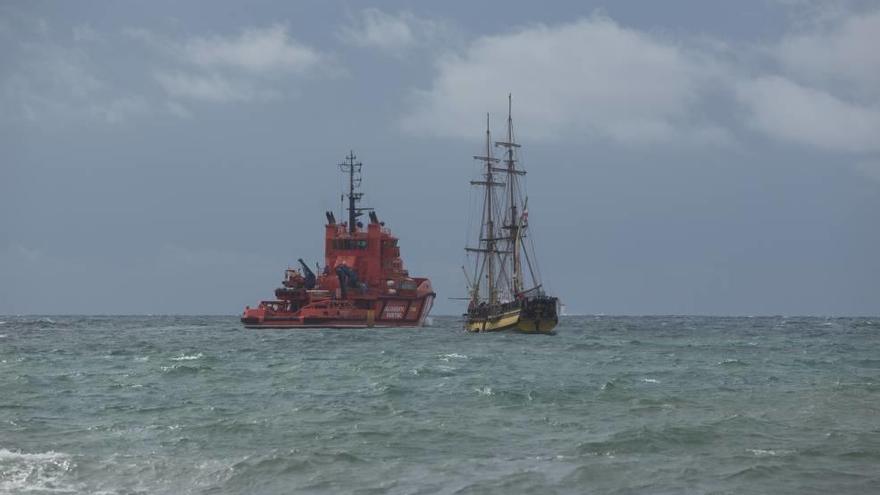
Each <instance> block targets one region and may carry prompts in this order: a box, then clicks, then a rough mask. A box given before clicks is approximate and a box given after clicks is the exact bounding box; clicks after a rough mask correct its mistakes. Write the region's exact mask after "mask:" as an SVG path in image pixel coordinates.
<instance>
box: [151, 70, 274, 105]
mask: <svg viewBox="0 0 880 495" xmlns="http://www.w3.org/2000/svg"><path fill="white" fill-rule="evenodd" d="M155 78H156V81H157V82H158V83H159V85H160V86H162V88H163V89H164V90H165V92H166V93H168V95H170V96H172V97H176V98H190V99H194V100H203V101H214V102H233V101H252V100H267V99H272V98H276V97H278V96H279V94H278V93H277V92H275V91H272V90H269V89H256V88H254V87H252V86H251V85H249V84H248V83H246V82H241V81H235V80H233V79H230V78H227V77H224V76H220V75H218V74H211V75H193V74H184V73H181V72H174V73H165V72H159V73H156V74H155Z"/></svg>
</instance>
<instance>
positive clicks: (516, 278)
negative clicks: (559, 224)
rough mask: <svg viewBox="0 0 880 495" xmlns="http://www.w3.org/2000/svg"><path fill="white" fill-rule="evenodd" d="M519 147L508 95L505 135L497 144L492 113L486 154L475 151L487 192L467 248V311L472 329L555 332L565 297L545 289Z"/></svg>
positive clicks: (480, 183)
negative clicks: (496, 150)
mask: <svg viewBox="0 0 880 495" xmlns="http://www.w3.org/2000/svg"><path fill="white" fill-rule="evenodd" d="M493 148H500V149H501V150H502V155H501V158H495V157H494V156H493V154H492V151H493ZM519 148H520V145H519V144H517V143H516V141H515V140H514V136H513V117H512V108H511V100H510V96H509V95H508V114H507V135H506V137H505V140H504V141H495V143H494V147H493V143H492V136H491V133H490V131H489V116H488V115H486V149H485V154H481V155H477V156H474V159H476V160H479V161H480V162H481V171H480V177H479V179H478V180H474V181H471V184H473V185H475V186H477V187H479V188H480V189H481V190H482V191H483V194H482V208H481V211H480V229H479V232H476V233H475V236H476V239H475V240H474V242H473V243H472V244H471V245H470V246H468V247H466V248H465V250H466V251H467V253H468V254H469V255H470V257H471V258H472V259H471V264H470V266H469V267H467V268H466V269H465V274H466V276H467V278H468V289H469V296H468V309H467V313H465V315H464V316H465V318H466V321H465V327H466V328H467V330H469V331H471V332H492V331H500V330H518V331H521V332H528V333H551V332H552V331H553V329H554V328H555V327H556V324H557V323H558V322H559V315H558V313H559V309H558V307H559V301H558V299H557V298H555V297H552V296H549V295H547V294H546V293H545V292H544V288H543V285H542V284H541V280H540V274H539V273H538V270H537V259H536V258H535V253H534V243H533V241H532V238H531V237H530V236H529V235H528V231H529V217H528V215H529V212H528V199H527V198H526V197H525V195H524V191H523V187H522V185H521V181H520V178H521V177H522V176H523V175H525V173H526V172H525V170H524V169H523V168H522V166H521V165H520V164H519V157H518V149H519ZM469 270H470V271H469Z"/></svg>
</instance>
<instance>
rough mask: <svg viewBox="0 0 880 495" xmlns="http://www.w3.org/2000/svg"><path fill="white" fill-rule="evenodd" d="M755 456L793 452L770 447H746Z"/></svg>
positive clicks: (771, 455)
mask: <svg viewBox="0 0 880 495" xmlns="http://www.w3.org/2000/svg"><path fill="white" fill-rule="evenodd" d="M748 451H749V452H751V453H752V454H753V455H754V456H755V457H773V456H779V455H788V454H793V453H794V451H793V450H772V449H748Z"/></svg>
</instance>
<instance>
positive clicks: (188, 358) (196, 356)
mask: <svg viewBox="0 0 880 495" xmlns="http://www.w3.org/2000/svg"><path fill="white" fill-rule="evenodd" d="M202 357H203V356H202V353H201V352H200V353H198V354H192V355H190V356H187V355H186V354H184V355H182V356H177V357H175V358H171V360H172V361H195V360H196V359H202Z"/></svg>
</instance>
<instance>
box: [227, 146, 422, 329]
mask: <svg viewBox="0 0 880 495" xmlns="http://www.w3.org/2000/svg"><path fill="white" fill-rule="evenodd" d="M356 160H357V157H356V156H355V155H354V152H351V153H349V154H348V156H347V157H346V159H345V162H344V163H341V164H340V165H339V168H340V169H341V170H342V172H343V173H344V174H345V175H346V178H347V181H348V194H347V198H348V208H347V210H348V219H347V221H343V222H339V221H337V220H336V217H335V215H334V214H333V212H331V211H327V212H325V216H326V217H327V224H326V225H325V226H324V266H323V268H321V267H319V266H315V270H314V271H313V270H312V269H311V268H310V267H309V265H308V264H307V263H306V262H305V261H303V260H302V258H300V259H299V260H298V261H299V265H300V268H301V269H299V268H288V269H287V270H285V271H284V278H283V280H282V281H281V286H280V287H278V288H277V289H275V299H271V300H266V301H260V303H259V304H258V305H257V307H255V308H251V307H250V306H248V307H246V308H245V309H244V312H243V313H242V315H241V322H242V323H243V324H244V326H245V327H246V328H366V327H417V326H421V325H422V324H423V323H424V321H425V318H426V317H427V316H428V313H429V312H430V311H431V305H432V304H433V302H434V297H435V294H434V291H433V289H432V288H431V281H430V280H428V279H427V278H425V277H414V276H411V275H410V274H409V272H408V271H407V270H406V269H405V268H404V265H403V261H402V260H401V258H400V246H399V245H398V238H397V237H395V236H394V235H393V234H392V233H391V230H390V229H389V228H388V227H386V226H385V222H383V221H380V220H379V216H378V215H377V214H376V212H375V211H374V210H373V208H364V207H361V206H359V204H360V202H361V199H362V198H363V193H361V192H359V188H360V185H361V180H362V175H361V172H362V167H363V164H362V163H360V162H358V161H356ZM364 214H366V215H367V218H368V220H367V222H366V224H364V223H363V222H362V221H360V220H359V218H360V217H362V216H363V215H364Z"/></svg>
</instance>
